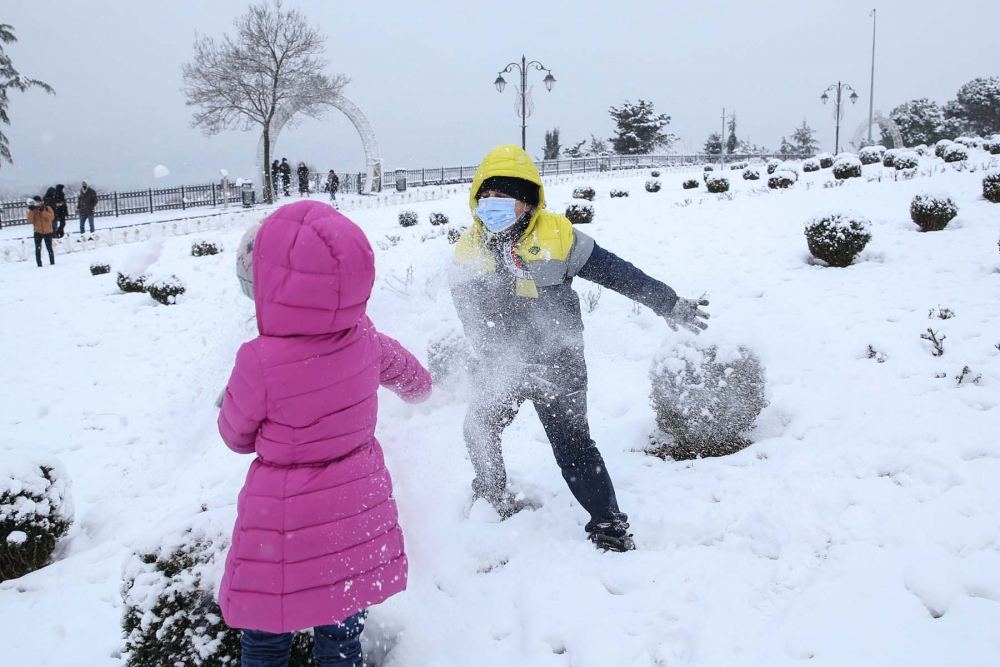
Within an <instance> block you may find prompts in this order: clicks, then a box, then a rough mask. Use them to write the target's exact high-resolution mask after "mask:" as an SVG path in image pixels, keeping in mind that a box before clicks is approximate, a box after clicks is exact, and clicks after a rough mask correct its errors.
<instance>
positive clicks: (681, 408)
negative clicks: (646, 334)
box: [649, 340, 767, 460]
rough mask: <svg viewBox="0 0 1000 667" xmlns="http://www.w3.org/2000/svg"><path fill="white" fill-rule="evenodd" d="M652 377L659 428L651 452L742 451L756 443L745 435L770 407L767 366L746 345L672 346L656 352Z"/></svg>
mask: <svg viewBox="0 0 1000 667" xmlns="http://www.w3.org/2000/svg"><path fill="white" fill-rule="evenodd" d="M649 377H650V380H651V381H652V391H651V393H650V403H651V404H652V406H653V410H654V411H655V412H656V425H657V427H658V432H656V433H654V434H653V435H652V436H651V438H650V440H651V444H652V445H653V449H652V450H651V453H653V454H655V455H657V456H660V457H662V458H666V457H668V456H669V457H671V458H673V459H676V460H685V459H694V458H701V457H706V456H726V455H729V454H733V453H735V452H738V451H739V450H741V449H743V448H744V447H746V446H748V445H749V444H750V441H749V440H748V439H747V438H746V436H745V434H746V432H747V431H749V430H750V429H752V428H753V425H754V422H755V421H756V419H757V416H758V415H759V414H760V412H761V410H763V409H764V408H765V407H766V406H767V399H766V394H765V378H764V366H763V364H762V363H761V361H760V359H759V358H758V357H757V356H756V355H755V354H754V353H753V352H752V351H751V350H749V349H748V348H746V347H743V346H733V347H731V348H728V349H727V348H725V347H723V348H720V347H719V346H717V345H712V344H708V343H702V342H701V341H700V340H688V341H684V342H681V343H679V344H673V343H672V344H671V345H668V346H664V347H662V348H660V350H659V351H658V352H657V353H656V355H655V357H654V358H653V364H652V367H651V368H650V371H649ZM664 435H669V436H671V437H672V439H673V441H672V442H670V441H669V439H668V438H665V437H664Z"/></svg>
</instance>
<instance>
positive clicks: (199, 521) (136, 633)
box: [121, 510, 313, 667]
mask: <svg viewBox="0 0 1000 667" xmlns="http://www.w3.org/2000/svg"><path fill="white" fill-rule="evenodd" d="M231 533H232V519H231V516H230V515H229V514H228V513H225V512H222V511H220V510H213V511H211V512H204V513H202V514H199V515H197V516H195V517H194V518H193V519H191V520H189V521H188V522H187V525H186V526H182V525H181V524H177V525H174V526H172V527H171V528H170V529H169V530H168V531H167V532H166V533H164V534H162V535H158V536H156V537H154V538H148V539H147V540H145V541H144V542H143V543H142V544H140V545H138V546H137V547H136V548H135V549H134V551H133V552H132V554H131V555H130V556H129V558H128V560H127V561H126V563H125V568H124V571H123V573H122V586H121V596H122V603H123V605H122V607H123V611H122V620H121V623H122V635H123V636H124V639H125V648H124V650H123V651H122V658H123V659H124V662H125V665H126V667H150V666H152V665H157V666H159V665H163V666H167V665H171V666H172V665H184V666H185V667H188V666H197V667H236V666H237V665H239V664H240V658H241V656H240V654H241V651H240V631H239V630H237V629H234V628H230V627H229V626H227V625H226V623H225V621H224V620H223V618H222V611H221V610H220V609H219V603H218V599H217V596H218V591H219V581H220V580H221V578H222V573H223V569H224V561H225V555H226V550H227V549H228V548H229V542H230V535H231ZM311 651H312V635H311V634H309V633H296V635H295V639H294V641H293V643H292V655H291V659H290V660H289V663H288V664H289V665H296V666H299V667H304V666H305V665H311V664H313V662H312V655H311Z"/></svg>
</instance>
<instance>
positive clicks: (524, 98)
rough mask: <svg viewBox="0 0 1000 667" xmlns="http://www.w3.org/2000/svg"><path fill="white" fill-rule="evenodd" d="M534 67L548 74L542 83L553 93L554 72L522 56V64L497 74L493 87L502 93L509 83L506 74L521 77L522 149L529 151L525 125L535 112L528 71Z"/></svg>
mask: <svg viewBox="0 0 1000 667" xmlns="http://www.w3.org/2000/svg"><path fill="white" fill-rule="evenodd" d="M532 67H534V68H535V69H536V70H538V71H539V72H542V71H544V72H547V74H546V75H545V78H544V79H542V83H544V84H545V90H547V91H549V92H550V93H551V92H552V87H553V86H554V85H555V84H556V78H555V77H554V76H552V70H550V69H549V68H547V67H546V66H545V65H543V64H542V63H540V62H538V61H537V60H532V61H531V62H530V63H529V62H528V61H527V59H526V58H525V57H524V56H521V62H516V61H515V62H512V63H511V64H509V65H507V67H505V68H503V69H502V70H500V73H499V74H497V78H496V81H494V82H493V85H494V86H496V88H497V92H498V93H502V92H503V89H504V87H505V86H506V85H507V81H506V80H505V79H504V78H503V75H504V74H508V73H510V72H513V71H515V70H516V71H517V72H518V73H519V74H520V75H521V87H520V88H518V89H517V96H518V98H519V101H520V102H521V108H520V109H519V110H518V115H519V116H520V117H521V148H524V149H525V150H527V145H526V144H527V141H526V139H527V125H525V123H526V121H527V119H528V116H530V115H531V112H532V111H534V104H533V103H532V101H531V94H530V92H529V91H528V70H529V69H531V68H532Z"/></svg>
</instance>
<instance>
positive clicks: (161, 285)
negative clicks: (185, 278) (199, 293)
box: [146, 276, 187, 306]
mask: <svg viewBox="0 0 1000 667" xmlns="http://www.w3.org/2000/svg"><path fill="white" fill-rule="evenodd" d="M146 290H147V291H148V292H149V296H151V297H153V299H154V300H155V301H159V302H160V303H162V304H163V305H164V306H169V305H171V304H175V303H177V297H178V296H180V295H181V294H184V292H186V291H187V290H185V289H184V283H182V282H181V279H180V278H178V277H177V276H162V277H160V278H154V279H153V280H150V281H149V282H148V283H146Z"/></svg>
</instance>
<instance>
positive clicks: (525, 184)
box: [451, 146, 708, 551]
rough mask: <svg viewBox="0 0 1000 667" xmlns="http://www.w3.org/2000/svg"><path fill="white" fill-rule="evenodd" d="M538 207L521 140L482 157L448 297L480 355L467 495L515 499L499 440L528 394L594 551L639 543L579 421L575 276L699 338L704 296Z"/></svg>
mask: <svg viewBox="0 0 1000 667" xmlns="http://www.w3.org/2000/svg"><path fill="white" fill-rule="evenodd" d="M544 207H545V188H544V187H543V185H542V179H541V176H540V175H539V173H538V169H537V168H536V167H535V165H534V163H533V162H532V161H531V158H530V157H528V154H527V153H525V152H524V151H523V150H522V149H521V148H519V147H518V146H499V147H497V148H495V149H493V150H492V151H490V153H489V154H488V155H487V156H486V158H485V159H484V160H483V162H482V164H480V166H479V169H478V170H477V172H476V176H475V179H474V180H473V183H472V190H471V192H470V193H469V208H470V209H471V210H472V216H473V222H472V225H471V226H470V227H469V229H468V230H467V231H466V232H465V233H464V234H463V235H462V237H461V238H460V239H459V241H458V244H457V247H456V250H455V262H454V264H455V266H454V271H453V275H452V280H451V291H452V299H453V301H454V304H455V309H456V311H457V312H458V316H459V319H460V320H461V321H462V326H463V328H464V329H465V333H466V336H467V337H468V338H469V340H470V341H471V343H472V346H473V349H474V350H475V351H476V354H477V356H478V358H479V360H478V365H477V371H476V375H477V377H476V379H475V381H474V382H473V383H472V385H473V387H474V389H473V392H474V396H473V397H472V399H471V401H470V405H469V409H468V412H467V414H466V418H465V424H464V436H465V442H466V447H467V448H468V450H469V455H470V458H471V459H472V465H473V468H474V469H475V474H476V476H475V479H474V480H473V482H472V488H473V493H474V494H475V495H476V496H477V497H481V498H485V499H486V500H487V501H489V502H490V503H491V504H492V505H493V507H494V508H496V510H497V512H498V513H499V514H500V516H501V517H502V518H506V517H508V516H511V515H512V514H514V513H515V512H517V511H519V510H520V509H521V508H522V506H521V504H520V503H519V502H518V501H517V500H516V498H515V497H514V496H513V494H512V493H511V491H510V490H509V489H508V488H507V473H506V468H505V465H504V461H503V453H502V448H501V436H502V433H503V430H504V429H505V428H506V427H507V426H508V425H510V423H511V422H513V420H514V417H515V416H516V415H517V410H518V409H519V408H520V406H521V404H522V403H524V401H527V400H530V401H531V402H532V403H533V404H534V406H535V411H536V412H537V413H538V417H539V419H540V420H541V422H542V426H543V428H544V429H545V433H546V435H547V436H548V438H549V442H550V443H551V444H552V450H553V453H554V454H555V458H556V462H557V464H558V465H559V467H560V469H561V471H562V475H563V478H564V479H565V480H566V483H567V485H568V486H569V488H570V491H571V492H572V493H573V495H574V496H575V497H576V499H577V500H578V501H579V502H580V505H582V506H583V508H584V509H585V510H586V511H587V512H589V513H590V521H589V522H588V523H587V526H586V531H587V533H588V534H589V536H590V539H591V540H592V541H593V542H594V543H595V544H596V545H597V546H598V547H600V548H603V549H610V550H614V551H628V550H630V549H634V548H635V544H634V542H633V540H632V536H631V534H630V533H629V532H628V528H629V524H628V516H627V515H626V514H625V513H624V512H622V511H621V510H620V509H619V507H618V501H617V498H616V496H615V490H614V485H613V484H612V482H611V476H610V475H609V474H608V471H607V468H606V466H605V464H604V459H603V458H602V456H601V453H600V451H598V449H597V445H596V444H595V443H594V441H593V440H592V439H591V437H590V426H589V423H588V421H587V364H586V361H585V360H584V353H583V320H582V317H581V314H580V299H579V297H578V296H577V294H576V292H575V291H573V288H572V282H573V278H574V277H577V276H578V277H580V278H583V279H585V280H590V281H593V282H596V283H598V284H599V285H602V286H604V287H607V288H609V289H612V290H614V291H616V292H619V293H621V294H624V295H625V296H627V297H629V298H631V299H634V300H635V301H638V302H639V303H641V304H643V305H645V306H647V307H649V308H651V309H652V310H653V311H654V312H655V313H657V314H658V315H661V316H663V317H664V318H666V320H667V323H668V324H669V325H670V327H671V328H673V329H674V330H676V329H677V327H678V326H681V327H684V328H685V329H687V330H690V331H692V332H693V333H699V332H700V331H701V330H702V329H705V328H706V327H707V325H706V324H705V322H703V321H702V320H704V319H708V314H707V313H706V312H705V311H703V310H701V309H700V308H699V306H707V305H708V301H706V300H704V299H698V300H695V299H682V298H678V296H677V294H676V293H675V292H674V290H672V289H671V288H670V287H668V286H667V285H665V284H663V283H662V282H660V281H658V280H655V279H654V278H651V277H649V276H648V275H646V274H645V273H643V272H642V271H640V270H639V269H637V268H636V267H634V266H632V265H631V264H629V263H628V262H626V261H624V260H622V259H621V258H619V257H617V256H616V255H614V254H613V253H610V252H608V251H607V250H605V249H604V248H601V247H600V246H599V245H597V243H596V242H595V241H594V239H592V238H591V237H589V236H587V235H586V234H584V233H583V232H580V231H579V230H577V229H574V228H573V225H572V224H571V223H570V221H569V220H568V219H567V218H566V217H565V216H562V215H558V214H555V213H551V212H549V211H546V210H545V209H544Z"/></svg>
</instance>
